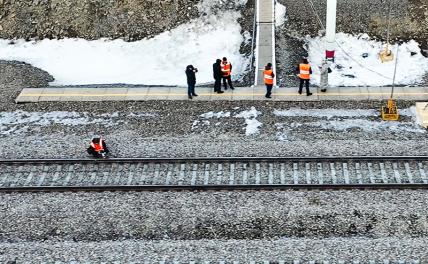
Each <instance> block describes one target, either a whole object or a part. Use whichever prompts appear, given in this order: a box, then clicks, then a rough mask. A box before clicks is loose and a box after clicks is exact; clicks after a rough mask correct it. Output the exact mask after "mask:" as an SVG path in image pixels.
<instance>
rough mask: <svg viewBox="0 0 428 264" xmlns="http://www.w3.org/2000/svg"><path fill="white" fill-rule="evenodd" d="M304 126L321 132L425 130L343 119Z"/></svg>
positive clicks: (411, 125) (407, 124)
mask: <svg viewBox="0 0 428 264" xmlns="http://www.w3.org/2000/svg"><path fill="white" fill-rule="evenodd" d="M305 125H306V126H310V127H318V128H320V129H323V130H336V131H346V130H348V129H359V130H362V131H364V132H380V131H393V132H413V133H424V132H425V130H424V129H422V128H421V127H418V126H417V125H415V123H413V122H398V121H370V120H367V119H345V120H329V121H325V120H323V121H318V122H310V123H305Z"/></svg>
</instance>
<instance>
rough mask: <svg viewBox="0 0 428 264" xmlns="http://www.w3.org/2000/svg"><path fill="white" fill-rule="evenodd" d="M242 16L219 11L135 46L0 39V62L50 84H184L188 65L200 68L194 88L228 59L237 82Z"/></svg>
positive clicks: (242, 67) (242, 61) (244, 62)
mask: <svg viewBox="0 0 428 264" xmlns="http://www.w3.org/2000/svg"><path fill="white" fill-rule="evenodd" d="M219 1H220V0H219ZM211 2H215V1H211V0H210V1H204V3H205V4H207V5H208V6H209V5H211V4H212V3H211ZM235 2H237V3H238V4H244V3H245V2H246V1H243V0H239V1H238V0H236V1H235ZM208 3H210V4H208ZM240 17H241V15H240V12H239V11H226V12H219V14H217V15H214V14H213V15H207V16H203V17H200V18H198V19H194V20H192V21H191V22H189V23H187V24H183V25H180V26H178V27H177V28H175V29H173V30H171V31H167V32H164V33H161V34H159V35H157V36H155V37H154V38H151V39H143V40H140V41H135V42H125V41H123V40H120V39H117V40H108V39H100V40H94V41H87V40H84V39H62V40H49V39H45V40H41V41H29V42H26V41H25V40H16V41H15V40H14V41H13V42H12V41H10V40H4V39H3V40H0V59H2V60H17V61H24V62H27V63H30V64H32V65H33V66H35V67H38V68H41V69H43V70H45V71H47V72H49V73H50V74H51V75H52V76H53V77H54V78H55V81H54V82H53V84H54V85H84V84H105V83H126V84H145V85H185V84H186V75H185V74H184V70H185V68H186V66H187V65H189V64H192V65H194V66H195V67H197V68H198V69H199V72H198V73H197V75H196V78H197V81H198V83H206V82H212V64H213V62H214V61H215V59H216V58H219V57H223V56H226V57H228V59H229V61H231V62H232V64H233V69H234V78H235V79H240V78H242V76H243V75H244V74H245V72H246V71H247V70H248V67H247V66H248V65H249V60H248V58H246V57H245V55H242V54H241V53H240V51H239V50H240V47H241V43H242V42H243V41H244V36H242V35H241V26H240V24H239V23H238V19H239V18H240Z"/></svg>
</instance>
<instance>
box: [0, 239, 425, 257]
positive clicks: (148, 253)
mask: <svg viewBox="0 0 428 264" xmlns="http://www.w3.org/2000/svg"><path fill="white" fill-rule="evenodd" d="M427 243H428V240H427V239H425V238H423V239H421V238H400V239H397V238H382V239H370V238H362V237H356V238H331V239H316V240H314V239H304V238H301V239H299V238H283V239H278V240H197V241H195V240H193V241H189V240H185V241H181V240H178V241H177V240H160V241H142V240H123V241H103V242H56V241H46V242H25V243H0V247H1V248H2V249H0V252H1V251H3V252H8V254H5V255H0V261H2V262H7V261H16V262H21V261H24V260H29V259H31V260H32V261H33V262H54V261H62V262H71V261H74V262H73V263H76V262H77V263H88V262H100V261H104V262H114V261H116V262H119V263H125V262H126V263H128V262H136V263H140V262H145V263H155V262H157V263H159V262H160V261H165V262H167V263H173V262H174V261H180V262H181V263H183V262H184V263H189V262H190V261H195V262H196V263H204V262H206V261H208V262H211V261H212V262H215V261H217V262H216V263H218V262H219V261H227V263H232V262H233V261H240V262H241V263H249V262H250V261H257V263H262V261H271V262H270V263H278V262H279V261H280V260H282V261H286V263H293V260H300V261H301V262H300V263H308V262H309V261H317V262H316V263H322V261H329V263H340V262H339V261H345V262H346V263H349V262H351V261H360V263H368V262H369V261H375V263H384V261H385V260H389V261H391V262H392V263H400V262H399V261H409V262H406V263H417V262H410V261H416V260H419V263H424V260H426V259H427V258H428V254H427V251H426V244H427ZM403 263H404V262H403Z"/></svg>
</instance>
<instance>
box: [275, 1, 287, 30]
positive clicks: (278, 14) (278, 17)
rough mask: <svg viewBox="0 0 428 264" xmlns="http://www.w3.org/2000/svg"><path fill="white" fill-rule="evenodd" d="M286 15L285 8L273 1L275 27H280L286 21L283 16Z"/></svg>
mask: <svg viewBox="0 0 428 264" xmlns="http://www.w3.org/2000/svg"><path fill="white" fill-rule="evenodd" d="M286 14H287V8H286V7H285V6H284V5H282V4H280V3H279V2H278V1H275V26H276V27H281V26H282V25H284V23H285V21H286V17H285V15H286Z"/></svg>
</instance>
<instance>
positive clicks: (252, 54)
mask: <svg viewBox="0 0 428 264" xmlns="http://www.w3.org/2000/svg"><path fill="white" fill-rule="evenodd" d="M256 1H257V0H254V19H253V38H252V39H251V61H250V69H251V70H252V69H253V68H254V69H256V68H257V67H255V66H254V52H255V50H254V49H255V48H254V43H255V37H256V15H257V14H256V12H257V3H256ZM255 76H256V74H255V73H254V76H252V77H254V80H253V81H255ZM250 81H251V79H250Z"/></svg>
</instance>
